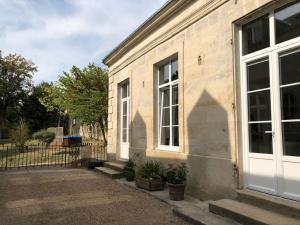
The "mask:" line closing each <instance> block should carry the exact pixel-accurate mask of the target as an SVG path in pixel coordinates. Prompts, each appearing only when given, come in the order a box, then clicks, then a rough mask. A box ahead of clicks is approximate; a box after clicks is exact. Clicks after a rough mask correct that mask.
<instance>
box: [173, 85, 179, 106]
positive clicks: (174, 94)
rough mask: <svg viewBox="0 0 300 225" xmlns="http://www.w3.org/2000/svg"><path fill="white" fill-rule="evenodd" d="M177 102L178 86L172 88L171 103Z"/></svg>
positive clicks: (175, 103)
mask: <svg viewBox="0 0 300 225" xmlns="http://www.w3.org/2000/svg"><path fill="white" fill-rule="evenodd" d="M177 104H178V86H177V85H176V86H174V87H173V88H172V105H177Z"/></svg>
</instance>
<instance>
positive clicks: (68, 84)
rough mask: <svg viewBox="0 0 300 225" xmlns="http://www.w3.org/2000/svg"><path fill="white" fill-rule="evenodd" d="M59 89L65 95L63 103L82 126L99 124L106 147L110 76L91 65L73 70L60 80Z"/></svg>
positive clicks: (73, 68)
mask: <svg viewBox="0 0 300 225" xmlns="http://www.w3.org/2000/svg"><path fill="white" fill-rule="evenodd" d="M57 89H58V90H59V91H61V92H62V94H60V95H61V96H64V99H63V100H62V101H61V102H63V104H64V108H65V109H67V110H68V113H69V114H70V116H71V117H72V118H75V119H79V120H80V121H81V122H82V124H87V125H90V124H95V123H99V124H100V128H101V132H102V136H103V137H104V142H105V144H106V130H107V116H108V73H107V71H106V70H104V69H102V68H100V67H98V66H96V65H95V64H89V65H88V66H87V67H85V68H83V69H80V68H78V67H75V66H73V67H72V69H71V70H70V72H69V73H66V72H65V73H64V74H63V75H62V76H60V78H59V81H58V83H57Z"/></svg>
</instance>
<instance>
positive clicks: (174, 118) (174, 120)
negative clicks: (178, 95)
mask: <svg viewBox="0 0 300 225" xmlns="http://www.w3.org/2000/svg"><path fill="white" fill-rule="evenodd" d="M172 124H173V125H178V106H172Z"/></svg>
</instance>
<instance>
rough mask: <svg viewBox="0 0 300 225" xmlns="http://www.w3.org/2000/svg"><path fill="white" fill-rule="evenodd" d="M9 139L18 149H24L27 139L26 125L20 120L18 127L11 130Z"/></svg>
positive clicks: (27, 130)
mask: <svg viewBox="0 0 300 225" xmlns="http://www.w3.org/2000/svg"><path fill="white" fill-rule="evenodd" d="M10 138H11V141H12V142H13V143H15V144H16V146H18V147H19V148H20V149H24V147H25V143H26V141H27V140H28V139H29V129H28V125H27V124H26V123H25V122H24V121H23V120H21V121H20V124H19V126H18V127H16V128H15V129H13V130H11V133H10Z"/></svg>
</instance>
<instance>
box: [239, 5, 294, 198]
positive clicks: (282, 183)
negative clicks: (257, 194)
mask: <svg viewBox="0 0 300 225" xmlns="http://www.w3.org/2000/svg"><path fill="white" fill-rule="evenodd" d="M299 14H300V2H296V3H293V4H290V5H287V6H284V7H282V8H280V9H277V10H275V11H273V12H271V13H270V14H267V15H265V16H262V17H260V18H258V19H256V20H254V21H252V22H250V23H248V24H246V25H244V26H243V27H242V29H241V30H240V40H241V69H242V71H241V81H242V83H241V90H242V93H241V94H242V108H243V110H242V112H243V113H242V115H243V143H244V145H243V146H244V165H245V166H244V171H245V183H246V186H247V187H248V188H250V189H254V190H258V191H262V192H267V193H271V194H275V195H279V196H283V197H286V198H291V199H294V200H298V201H300V172H299V171H300V17H299V16H298V15H299ZM266 29H267V31H266Z"/></svg>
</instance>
